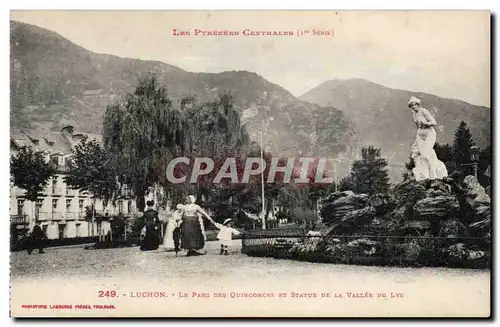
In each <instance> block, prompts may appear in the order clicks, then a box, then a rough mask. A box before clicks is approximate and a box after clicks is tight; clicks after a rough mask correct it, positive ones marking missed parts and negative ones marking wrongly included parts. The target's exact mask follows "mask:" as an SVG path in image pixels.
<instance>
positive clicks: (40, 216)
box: [35, 212, 52, 221]
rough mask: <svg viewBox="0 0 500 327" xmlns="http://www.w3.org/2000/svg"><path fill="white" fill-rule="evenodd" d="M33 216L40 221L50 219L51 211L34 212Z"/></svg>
mask: <svg viewBox="0 0 500 327" xmlns="http://www.w3.org/2000/svg"><path fill="white" fill-rule="evenodd" d="M35 218H36V219H37V220H40V221H46V220H50V219H52V213H51V212H38V213H35Z"/></svg>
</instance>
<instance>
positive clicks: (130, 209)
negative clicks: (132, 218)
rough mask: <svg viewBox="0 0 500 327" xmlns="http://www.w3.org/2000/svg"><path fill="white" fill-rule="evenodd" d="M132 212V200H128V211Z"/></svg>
mask: <svg viewBox="0 0 500 327" xmlns="http://www.w3.org/2000/svg"><path fill="white" fill-rule="evenodd" d="M131 212H132V201H130V200H128V201H127V213H128V214H130V213H131Z"/></svg>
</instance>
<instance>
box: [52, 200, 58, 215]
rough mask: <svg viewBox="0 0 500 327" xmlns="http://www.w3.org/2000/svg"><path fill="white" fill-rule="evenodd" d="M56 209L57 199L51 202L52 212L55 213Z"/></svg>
mask: <svg viewBox="0 0 500 327" xmlns="http://www.w3.org/2000/svg"><path fill="white" fill-rule="evenodd" d="M56 209H57V199H53V200H52V212H54V211H56Z"/></svg>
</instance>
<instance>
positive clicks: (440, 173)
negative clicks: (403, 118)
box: [408, 96, 448, 180]
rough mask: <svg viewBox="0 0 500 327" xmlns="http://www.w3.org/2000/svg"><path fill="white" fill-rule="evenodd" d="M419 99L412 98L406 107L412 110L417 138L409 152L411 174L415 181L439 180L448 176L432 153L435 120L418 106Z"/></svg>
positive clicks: (434, 153) (442, 164)
mask: <svg viewBox="0 0 500 327" xmlns="http://www.w3.org/2000/svg"><path fill="white" fill-rule="evenodd" d="M420 104H421V101H420V99H418V98H416V97H414V96H412V97H411V98H410V100H409V101H408V107H410V108H411V109H412V110H413V122H414V123H415V125H416V127H417V136H416V139H415V142H414V143H413V146H412V150H411V157H412V159H413V161H414V163H415V168H413V173H414V175H415V178H416V179H417V180H424V179H439V178H443V177H446V176H448V171H447V170H446V166H445V165H444V163H443V162H441V161H440V160H439V159H438V158H437V155H436V152H435V151H434V144H435V143H436V130H435V129H434V127H435V126H436V125H437V123H436V120H435V119H434V117H433V116H432V114H431V113H430V112H429V110H427V109H425V108H422V107H421V106H420Z"/></svg>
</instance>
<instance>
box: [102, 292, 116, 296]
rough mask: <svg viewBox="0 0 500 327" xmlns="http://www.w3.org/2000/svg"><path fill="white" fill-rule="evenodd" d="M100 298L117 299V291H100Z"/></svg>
mask: <svg viewBox="0 0 500 327" xmlns="http://www.w3.org/2000/svg"><path fill="white" fill-rule="evenodd" d="M99 297H116V291H99Z"/></svg>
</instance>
